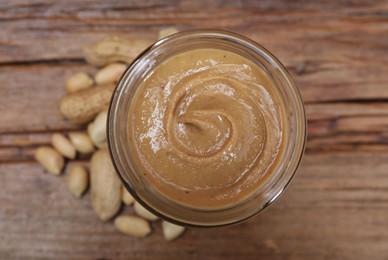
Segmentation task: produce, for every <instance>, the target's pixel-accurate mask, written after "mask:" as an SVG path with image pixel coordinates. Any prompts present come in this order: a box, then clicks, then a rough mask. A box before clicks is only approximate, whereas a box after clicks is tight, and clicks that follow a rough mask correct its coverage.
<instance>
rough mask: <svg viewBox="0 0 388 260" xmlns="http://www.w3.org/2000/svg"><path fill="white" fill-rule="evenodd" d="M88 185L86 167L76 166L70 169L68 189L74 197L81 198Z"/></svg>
mask: <svg viewBox="0 0 388 260" xmlns="http://www.w3.org/2000/svg"><path fill="white" fill-rule="evenodd" d="M88 183H89V178H88V173H87V171H86V169H85V167H83V166H80V165H76V166H74V167H73V168H71V169H70V172H69V177H68V178H67V187H68V189H69V191H70V192H71V193H72V194H73V195H74V196H76V197H77V198H80V197H81V195H82V194H83V193H84V192H85V191H86V189H87V187H88Z"/></svg>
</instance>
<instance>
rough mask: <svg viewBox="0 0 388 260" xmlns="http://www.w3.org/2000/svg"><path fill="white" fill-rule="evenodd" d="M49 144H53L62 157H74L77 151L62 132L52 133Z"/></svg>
mask: <svg viewBox="0 0 388 260" xmlns="http://www.w3.org/2000/svg"><path fill="white" fill-rule="evenodd" d="M51 144H52V145H53V146H54V148H55V150H57V151H58V152H59V153H60V154H62V155H63V156H64V157H66V158H69V159H74V158H75V156H76V153H77V152H76V150H75V148H74V146H73V145H72V144H71V142H70V141H69V139H67V138H66V137H65V136H64V135H63V134H59V133H56V134H53V135H52V136H51Z"/></svg>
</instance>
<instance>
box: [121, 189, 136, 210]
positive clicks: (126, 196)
mask: <svg viewBox="0 0 388 260" xmlns="http://www.w3.org/2000/svg"><path fill="white" fill-rule="evenodd" d="M121 201H122V202H123V203H124V204H125V205H127V206H129V205H131V204H132V203H133V202H134V201H135V199H134V198H133V197H132V195H131V194H130V193H129V192H128V191H127V189H126V188H124V187H123V188H122V189H121Z"/></svg>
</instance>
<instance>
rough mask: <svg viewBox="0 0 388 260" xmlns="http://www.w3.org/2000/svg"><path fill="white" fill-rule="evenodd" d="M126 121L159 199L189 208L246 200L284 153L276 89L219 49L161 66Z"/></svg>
mask: <svg viewBox="0 0 388 260" xmlns="http://www.w3.org/2000/svg"><path fill="white" fill-rule="evenodd" d="M129 116H130V120H129V131H130V140H129V145H130V148H131V151H132V154H133V160H134V162H135V165H136V167H137V168H138V169H139V170H140V172H142V173H143V174H144V176H145V177H146V179H147V180H148V181H149V183H150V184H151V185H152V186H153V187H155V188H156V189H157V190H158V191H159V192H160V193H161V194H163V195H164V196H167V197H168V198H170V199H172V200H174V201H176V202H178V203H181V204H185V205H188V206H190V207H196V208H222V207H225V206H230V205H231V204H234V203H238V202H240V201H242V200H244V199H246V198H247V197H248V196H249V195H250V194H252V193H253V192H254V191H255V190H257V189H258V188H260V186H261V185H262V184H263V183H265V180H266V179H267V178H268V177H270V176H271V174H272V173H273V170H274V169H275V168H276V167H275V166H276V164H277V163H278V158H279V156H280V155H281V153H282V149H283V143H284V142H283V138H284V134H283V131H282V129H283V125H284V119H283V117H284V112H283V109H282V104H281V101H280V100H279V95H278V93H277V90H276V88H275V87H274V83H273V82H272V81H271V80H270V79H269V78H268V76H266V74H265V72H264V71H263V69H261V68H260V67H259V66H258V65H256V64H255V63H253V62H252V61H250V60H249V59H247V58H245V57H243V56H241V55H239V54H236V53H233V52H230V51H225V50H221V49H196V50H190V51H186V52H183V53H180V54H176V55H175V56H172V57H171V58H168V59H167V60H165V61H164V62H162V63H161V64H160V65H158V66H157V67H156V68H155V69H154V70H153V71H152V72H151V73H150V74H149V75H147V77H146V78H145V80H144V81H143V82H142V84H141V85H140V86H139V88H138V89H137V91H136V93H135V95H134V97H133V100H132V102H131V107H130V115H129Z"/></svg>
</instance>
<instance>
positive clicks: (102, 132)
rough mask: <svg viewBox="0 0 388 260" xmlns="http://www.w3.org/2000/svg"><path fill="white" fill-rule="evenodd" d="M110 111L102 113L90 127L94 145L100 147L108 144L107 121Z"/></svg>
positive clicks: (89, 132) (89, 130)
mask: <svg viewBox="0 0 388 260" xmlns="http://www.w3.org/2000/svg"><path fill="white" fill-rule="evenodd" d="M107 117H108V111H102V112H100V113H99V114H98V115H97V116H96V118H95V119H94V121H93V122H91V123H90V124H89V125H88V134H89V137H90V139H91V140H92V142H93V144H94V145H96V146H97V147H100V146H102V145H104V144H106V142H105V141H106V121H107Z"/></svg>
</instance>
